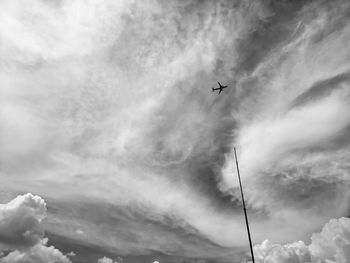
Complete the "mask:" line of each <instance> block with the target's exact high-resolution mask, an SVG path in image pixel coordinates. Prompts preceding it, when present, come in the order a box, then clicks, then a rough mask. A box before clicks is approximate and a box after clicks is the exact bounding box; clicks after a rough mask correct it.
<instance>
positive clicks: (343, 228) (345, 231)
mask: <svg viewBox="0 0 350 263" xmlns="http://www.w3.org/2000/svg"><path fill="white" fill-rule="evenodd" d="M254 252H255V260H256V262H264V263H277V262H280V263H299V262H300V263H306V262H315V263H316V262H317V263H347V262H350V219H349V218H345V217H343V218H339V219H332V220H330V221H329V222H328V223H327V224H326V225H325V226H324V227H323V229H322V231H321V232H320V233H317V234H313V235H312V237H311V244H310V245H306V244H305V243H304V242H303V241H298V242H295V243H291V244H285V245H280V244H273V243H271V242H270V241H268V240H265V241H263V242H262V243H261V244H260V245H256V246H254Z"/></svg>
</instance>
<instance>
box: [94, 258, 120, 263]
mask: <svg viewBox="0 0 350 263" xmlns="http://www.w3.org/2000/svg"><path fill="white" fill-rule="evenodd" d="M97 263H113V260H112V259H110V258H107V257H103V258H99V259H98V260H97ZM115 263H117V262H115Z"/></svg>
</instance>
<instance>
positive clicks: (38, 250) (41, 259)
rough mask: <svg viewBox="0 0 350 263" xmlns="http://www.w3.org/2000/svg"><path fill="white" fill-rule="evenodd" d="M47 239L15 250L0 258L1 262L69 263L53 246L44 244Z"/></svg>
mask: <svg viewBox="0 0 350 263" xmlns="http://www.w3.org/2000/svg"><path fill="white" fill-rule="evenodd" d="M46 244H47V239H43V240H41V241H40V242H39V243H38V244H36V245H34V246H32V247H30V248H29V249H28V250H22V251H19V250H15V251H12V252H10V253H9V254H8V255H7V256H5V257H3V258H1V259H0V260H1V262H2V263H71V260H70V259H69V258H68V257H67V256H65V255H63V254H62V252H61V251H59V250H58V249H56V248H54V247H53V246H49V247H48V246H46Z"/></svg>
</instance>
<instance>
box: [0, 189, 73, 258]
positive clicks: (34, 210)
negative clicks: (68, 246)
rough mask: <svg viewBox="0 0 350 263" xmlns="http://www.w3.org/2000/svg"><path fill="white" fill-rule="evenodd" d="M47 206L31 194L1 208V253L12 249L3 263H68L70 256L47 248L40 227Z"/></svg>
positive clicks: (52, 248) (51, 247) (21, 196)
mask: <svg viewBox="0 0 350 263" xmlns="http://www.w3.org/2000/svg"><path fill="white" fill-rule="evenodd" d="M45 216H46V203H45V201H44V200H43V199H42V198H41V197H40V196H35V195H32V194H30V193H28V194H25V195H20V196H17V197H16V198H15V199H13V200H12V201H10V202H9V203H7V204H1V205H0V241H1V246H0V252H1V250H9V249H10V250H12V251H11V252H10V253H9V254H7V255H6V256H4V257H2V258H0V262H1V263H69V262H71V261H70V260H69V258H68V257H66V256H65V255H63V254H62V252H60V251H59V250H58V249H56V248H54V247H53V246H50V247H48V246H46V245H47V241H48V240H47V239H46V238H44V229H43V228H42V226H41V222H42V220H43V219H44V218H45Z"/></svg>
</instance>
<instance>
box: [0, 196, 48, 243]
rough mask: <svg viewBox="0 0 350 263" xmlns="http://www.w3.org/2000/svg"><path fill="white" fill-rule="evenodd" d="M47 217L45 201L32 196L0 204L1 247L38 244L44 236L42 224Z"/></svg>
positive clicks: (19, 197) (20, 197)
mask: <svg viewBox="0 0 350 263" xmlns="http://www.w3.org/2000/svg"><path fill="white" fill-rule="evenodd" d="M45 215H46V204H45V201H44V200H43V199H42V198H41V197H39V196H34V195H32V194H26V195H21V196H18V197H16V198H15V199H13V200H12V201H10V202H9V203H7V204H0V243H1V246H0V247H9V248H17V247H26V246H32V245H34V244H36V243H38V242H39V241H40V240H41V239H42V238H43V236H44V230H43V228H42V226H41V225H40V224H41V221H42V220H43V218H44V217H45Z"/></svg>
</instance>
